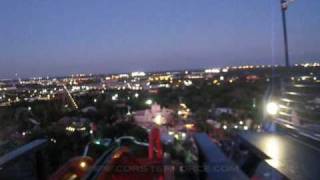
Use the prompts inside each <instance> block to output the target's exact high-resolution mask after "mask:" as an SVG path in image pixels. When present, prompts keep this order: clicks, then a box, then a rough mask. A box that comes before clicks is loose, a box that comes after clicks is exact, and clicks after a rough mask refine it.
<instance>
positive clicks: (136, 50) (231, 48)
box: [0, 0, 320, 79]
mask: <svg viewBox="0 0 320 180" xmlns="http://www.w3.org/2000/svg"><path fill="white" fill-rule="evenodd" d="M279 1H280V0H0V79H1V78H12V77H14V74H15V73H18V74H19V76H20V77H31V76H47V75H50V76H53V75H66V74H72V73H89V72H91V73H113V72H128V71H137V70H139V71H153V70H174V69H187V68H206V67H215V66H225V65H239V64H283V63H282V62H284V58H283V48H282V47H283V37H282V24H281V13H280V3H279ZM319 10H320V1H319V0H296V1H295V2H294V3H292V4H291V6H290V7H289V9H288V14H287V25H288V36H289V50H290V58H291V63H297V62H304V61H315V60H320V11H319Z"/></svg>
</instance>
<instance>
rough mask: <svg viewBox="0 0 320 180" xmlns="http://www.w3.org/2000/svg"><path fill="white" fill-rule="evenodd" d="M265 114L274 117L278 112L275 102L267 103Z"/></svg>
mask: <svg viewBox="0 0 320 180" xmlns="http://www.w3.org/2000/svg"><path fill="white" fill-rule="evenodd" d="M266 110H267V113H268V114H270V115H276V114H277V113H278V111H279V105H278V104H277V103H275V102H269V103H268V104H267V106H266Z"/></svg>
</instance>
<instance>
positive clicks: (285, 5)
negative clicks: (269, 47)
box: [280, 0, 293, 67]
mask: <svg viewBox="0 0 320 180" xmlns="http://www.w3.org/2000/svg"><path fill="white" fill-rule="evenodd" d="M291 2H293V0H280V3H281V13H282V25H283V38H284V52H285V58H286V59H285V60H286V67H289V66H290V63H289V50H288V36H287V23H286V11H287V9H288V6H289V3H291Z"/></svg>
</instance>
